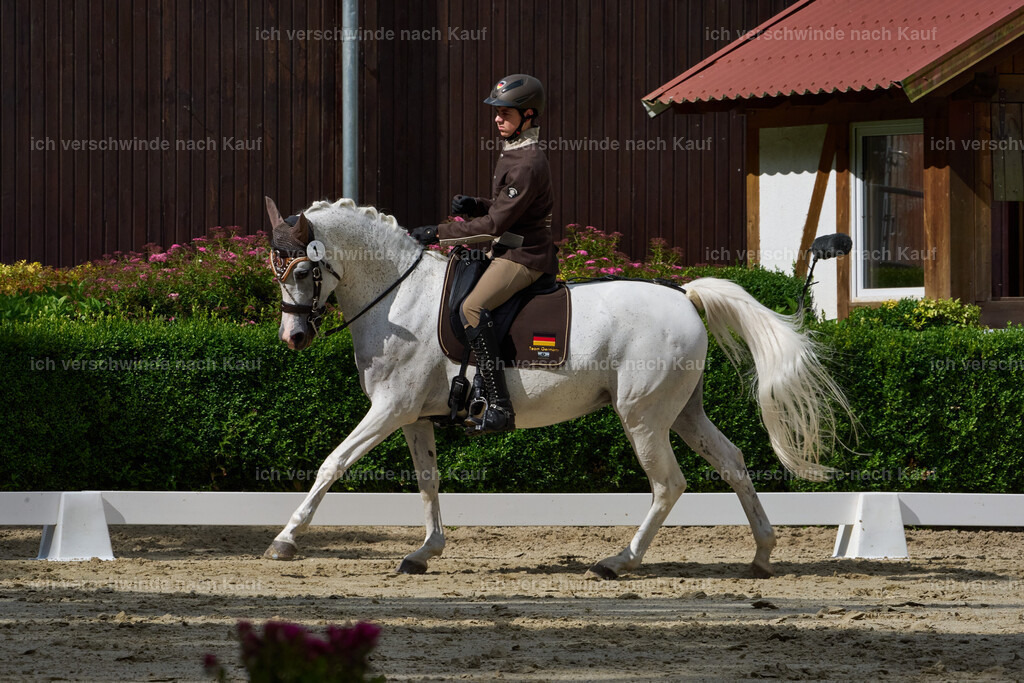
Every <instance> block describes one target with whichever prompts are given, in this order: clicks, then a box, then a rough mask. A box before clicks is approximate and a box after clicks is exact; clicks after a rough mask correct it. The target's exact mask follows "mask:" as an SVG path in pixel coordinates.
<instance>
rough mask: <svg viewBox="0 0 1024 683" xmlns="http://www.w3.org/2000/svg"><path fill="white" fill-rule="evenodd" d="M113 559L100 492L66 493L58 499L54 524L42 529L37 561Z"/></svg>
mask: <svg viewBox="0 0 1024 683" xmlns="http://www.w3.org/2000/svg"><path fill="white" fill-rule="evenodd" d="M94 557H97V558H99V559H101V560H112V559H114V551H113V549H112V548H111V547H110V532H109V531H108V530H107V521H106V516H105V515H104V512H103V496H102V494H101V493H100V492H99V491H81V492H77V493H75V492H66V493H62V494H61V496H60V505H59V506H58V509H57V523H56V524H53V525H47V526H45V527H44V528H43V538H42V541H40V543H39V557H38V558H37V559H40V560H57V561H68V560H91V559H92V558H94Z"/></svg>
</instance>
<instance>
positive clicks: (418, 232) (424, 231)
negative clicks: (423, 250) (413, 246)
mask: <svg viewBox="0 0 1024 683" xmlns="http://www.w3.org/2000/svg"><path fill="white" fill-rule="evenodd" d="M409 234H410V235H412V236H413V239H416V240H418V241H419V243H420V244H422V245H423V246H428V245H430V244H437V242H438V239H437V226H436V225H424V226H422V227H419V228H416V229H415V230H413V231H412V232H411V233H409Z"/></svg>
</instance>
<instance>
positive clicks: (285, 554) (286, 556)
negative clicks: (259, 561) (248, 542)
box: [263, 541, 299, 560]
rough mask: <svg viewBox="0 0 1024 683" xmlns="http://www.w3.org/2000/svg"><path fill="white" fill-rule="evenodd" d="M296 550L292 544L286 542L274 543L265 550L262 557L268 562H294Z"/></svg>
mask: <svg viewBox="0 0 1024 683" xmlns="http://www.w3.org/2000/svg"><path fill="white" fill-rule="evenodd" d="M298 550H299V549H298V548H297V547H295V544H294V543H287V542H286V541H274V542H273V543H271V544H270V547H269V548H267V551H266V552H265V553H263V557H265V558H267V559H268V560H294V559H295V553H297V552H298Z"/></svg>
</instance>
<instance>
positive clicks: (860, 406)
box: [0, 276, 1024, 492]
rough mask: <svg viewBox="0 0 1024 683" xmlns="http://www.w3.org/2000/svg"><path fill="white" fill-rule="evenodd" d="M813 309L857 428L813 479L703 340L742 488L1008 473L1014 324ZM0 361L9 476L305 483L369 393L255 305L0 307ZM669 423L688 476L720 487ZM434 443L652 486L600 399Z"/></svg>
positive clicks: (508, 481)
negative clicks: (252, 313) (798, 467)
mask: <svg viewBox="0 0 1024 683" xmlns="http://www.w3.org/2000/svg"><path fill="white" fill-rule="evenodd" d="M754 277H755V278H756V277H758V276H754ZM764 277H767V276H764ZM790 280H791V279H790ZM779 289H780V291H781V290H782V289H785V287H783V286H781V285H780V286H779ZM782 296H788V295H786V294H782ZM767 301H768V303H769V304H770V305H771V304H773V303H774V304H775V307H778V306H781V305H782V302H781V301H779V300H775V301H774V302H773V301H772V300H771V299H770V297H769V298H768V299H767ZM816 327H817V328H818V334H819V337H820V339H821V341H822V342H823V344H824V345H825V346H826V348H830V349H831V350H832V357H831V358H830V360H829V366H830V368H831V370H832V371H833V373H834V375H835V376H836V378H837V380H838V381H839V383H840V384H841V385H842V386H843V387H844V388H845V389H846V391H847V393H848V395H849V397H850V399H851V402H852V404H853V408H854V412H855V413H856V415H857V416H858V418H859V420H860V423H861V427H862V434H861V438H860V441H859V443H858V444H856V445H855V446H854V451H855V452H840V453H838V454H837V455H836V456H835V457H834V458H833V459H832V460H831V461H830V463H829V464H832V465H834V466H836V467H838V468H839V469H840V471H841V474H842V476H841V477H840V478H838V479H837V480H835V481H832V482H829V483H827V484H813V483H810V482H805V481H802V480H796V479H793V478H792V477H790V476H788V474H787V473H785V472H784V471H783V470H782V469H781V467H780V466H779V464H778V461H777V460H776V458H775V457H774V455H773V454H772V452H771V449H770V447H769V445H768V440H767V436H766V434H765V432H764V429H763V427H762V426H761V422H760V419H759V416H758V414H757V410H756V407H755V405H754V403H753V402H752V401H751V400H750V399H749V387H745V386H744V385H743V383H742V381H741V379H740V375H739V373H738V372H737V371H736V370H735V369H734V368H733V367H732V366H730V365H729V364H728V363H727V362H726V361H725V360H724V359H723V357H722V355H721V353H720V352H719V351H718V350H717V348H715V347H714V346H712V350H711V353H710V356H709V359H708V364H707V374H706V390H705V405H706V408H707V411H708V414H709V415H710V416H711V419H712V420H713V421H714V422H716V423H717V424H718V425H719V427H720V428H721V429H722V431H723V432H725V434H726V435H727V436H728V437H729V438H730V439H732V440H733V442H735V443H736V444H737V445H738V446H739V447H740V448H741V449H743V451H744V453H745V455H746V461H747V463H748V467H749V469H750V471H751V474H752V477H753V478H754V480H755V485H756V486H757V488H758V489H759V490H762V491H785V490H919V491H984V492H1022V491H1024V467H1022V465H1024V462H1022V460H1024V353H1022V351H1024V330H1022V329H1020V328H1016V329H1011V330H1006V331H999V332H986V331H983V330H978V329H970V328H968V329H959V328H936V329H931V330H924V331H921V332H914V331H907V330H893V329H888V328H884V327H876V326H870V325H855V324H847V323H822V324H819V325H817V326H816ZM0 377H2V378H3V382H4V388H3V392H2V399H0V414H2V415H3V423H2V426H0V477H2V481H3V485H2V488H3V489H6V490H40V489H57V490H77V489H168V490H206V489H217V490H266V491H303V490H306V489H308V488H309V486H310V483H311V480H312V478H313V477H314V476H315V473H316V470H317V468H318V467H319V464H320V462H321V461H322V460H323V458H324V457H325V456H326V455H327V454H328V453H329V452H330V451H331V449H332V448H333V447H334V446H335V445H337V444H338V443H339V442H340V441H341V440H342V439H343V438H344V436H345V435H346V434H347V433H348V432H349V431H350V430H351V429H352V428H353V427H354V426H355V424H356V423H357V422H358V420H359V419H360V417H361V416H362V415H363V413H364V412H365V411H366V409H367V407H368V402H367V399H366V398H365V396H364V395H363V393H362V391H361V389H360V387H359V383H358V380H357V378H356V376H355V368H354V362H353V359H352V349H351V340H350V338H349V337H348V335H347V333H343V334H339V335H335V336H332V337H329V338H321V339H318V340H317V342H316V343H315V344H314V345H313V346H312V347H311V348H310V349H307V350H306V351H303V352H301V353H296V352H291V351H289V350H288V349H287V348H286V347H285V346H284V345H283V344H281V343H280V342H279V341H278V340H277V338H276V327H275V326H271V325H267V324H264V325H253V326H238V325H235V324H231V323H225V322H219V321H213V320H205V321H204V320H192V321H182V322H178V323H174V324H167V323H161V322H129V321H124V320H118V319H106V320H101V321H98V322H89V323H82V322H72V321H68V320H60V319H40V320H35V321H32V322H29V323H0ZM673 438H674V442H675V445H676V452H677V455H678V458H679V461H680V464H681V465H682V467H683V472H684V473H685V474H686V476H687V479H688V481H689V489H690V490H691V491H726V490H728V487H727V486H726V485H725V484H724V483H723V482H721V481H719V480H718V477H717V476H716V475H715V474H714V473H713V472H712V471H711V470H710V468H709V467H708V466H707V465H706V464H705V463H704V461H703V460H702V459H700V458H699V457H698V456H696V455H694V454H693V453H692V452H691V451H690V450H689V449H688V448H686V447H685V445H683V444H682V442H681V441H680V440H679V439H678V438H675V437H673ZM438 451H439V467H440V470H441V474H442V477H444V481H443V482H442V487H443V490H446V491H508V492H521V491H537V492H547V491H562V492H587V491H647V490H649V488H648V483H647V479H646V477H645V476H644V474H643V472H642V471H641V470H640V468H639V466H638V465H637V463H636V460H635V458H634V456H633V454H632V451H631V450H630V448H629V445H628V443H627V441H626V439H625V436H624V435H623V432H622V428H621V426H620V424H619V421H618V418H617V417H616V416H615V414H614V413H613V412H612V411H611V410H610V409H605V410H602V411H600V412H598V413H596V414H594V415H592V416H589V417H587V418H583V419H580V420H576V421H573V422H570V423H567V424H564V425H559V426H555V427H551V428H546V429H538V430H524V431H520V432H513V433H510V434H504V435H495V436H490V437H483V438H478V439H469V438H467V437H466V436H465V435H463V434H462V433H461V432H460V431H459V430H446V431H444V432H439V433H438ZM411 468H412V464H411V459H410V457H409V454H408V451H407V450H406V447H405V444H404V440H403V439H402V435H401V432H398V433H397V434H395V435H393V436H392V437H390V438H389V439H388V440H387V441H385V443H384V444H382V445H380V446H378V447H377V448H376V449H374V450H373V451H372V452H371V453H370V454H369V455H368V456H367V457H366V458H364V459H363V460H362V461H361V462H360V463H359V464H358V465H357V467H356V468H355V470H354V471H353V472H352V473H351V474H350V475H349V477H347V478H346V479H343V480H342V481H341V482H339V483H338V484H336V485H335V490H356V491H412V490H415V482H414V480H413V479H412V477H411V472H410V470H411Z"/></svg>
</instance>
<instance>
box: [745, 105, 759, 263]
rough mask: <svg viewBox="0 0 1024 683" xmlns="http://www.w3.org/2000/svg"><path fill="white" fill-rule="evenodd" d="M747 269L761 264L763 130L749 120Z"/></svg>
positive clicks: (747, 154)
mask: <svg viewBox="0 0 1024 683" xmlns="http://www.w3.org/2000/svg"><path fill="white" fill-rule="evenodd" d="M746 166H747V169H746V171H747V178H746V185H747V267H748V268H753V267H754V266H757V265H760V263H761V183H760V180H759V177H760V173H761V129H760V128H757V127H755V126H753V125H751V123H750V118H749V117H748V118H747V149H746Z"/></svg>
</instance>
